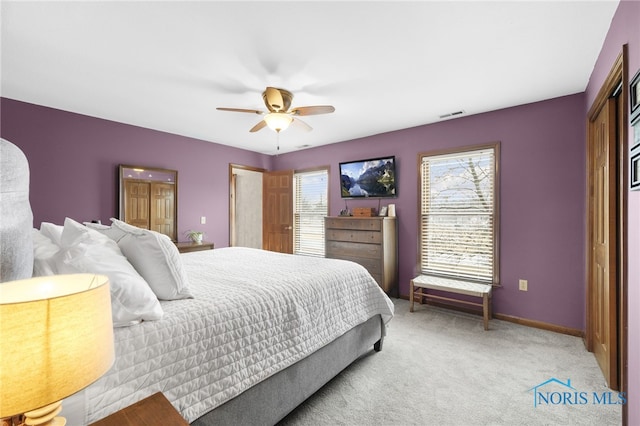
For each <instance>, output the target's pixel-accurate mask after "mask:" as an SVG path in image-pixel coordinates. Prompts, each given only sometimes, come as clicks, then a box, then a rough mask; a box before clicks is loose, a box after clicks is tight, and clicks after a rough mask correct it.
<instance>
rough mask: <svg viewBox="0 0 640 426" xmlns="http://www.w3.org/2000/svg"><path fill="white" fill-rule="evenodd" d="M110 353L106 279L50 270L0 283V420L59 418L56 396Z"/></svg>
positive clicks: (88, 377) (96, 373) (58, 422)
mask: <svg viewBox="0 0 640 426" xmlns="http://www.w3.org/2000/svg"><path fill="white" fill-rule="evenodd" d="M113 360H114V348H113V325H112V321H111V297H110V293H109V280H108V278H107V277H106V276H104V275H93V274H73V275H52V276H47V277H37V278H31V279H27V280H19V281H10V282H5V283H1V284H0V420H1V421H0V424H2V425H47V426H54V425H55V426H62V425H64V424H65V423H66V420H65V419H64V418H63V417H56V415H57V414H58V413H59V412H60V411H61V410H62V404H61V400H62V399H64V398H66V397H68V396H70V395H72V394H74V393H76V392H77V391H79V390H81V389H83V388H85V387H86V386H88V385H90V384H91V383H93V382H94V381H96V380H97V379H98V378H100V377H101V376H102V375H103V374H104V373H106V372H107V371H108V370H109V368H111V365H112V364H113Z"/></svg>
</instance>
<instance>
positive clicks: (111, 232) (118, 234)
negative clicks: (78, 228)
mask: <svg viewBox="0 0 640 426" xmlns="http://www.w3.org/2000/svg"><path fill="white" fill-rule="evenodd" d="M83 223H84V225H85V226H86V227H88V228H91V229H94V230H96V231H98V232H100V233H101V234H104V235H106V236H107V237H109V238H111V239H112V240H113V241H115V242H116V243H117V242H118V241H120V239H121V238H122V237H124V236H125V235H128V234H127V233H126V232H124V231H121V230H120V229H119V228H116V227H115V226H108V225H103V224H101V223H92V222H83ZM125 257H126V256H125ZM134 268H135V265H134ZM138 273H139V272H138Z"/></svg>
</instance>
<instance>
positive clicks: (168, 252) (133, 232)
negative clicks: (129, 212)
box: [100, 218, 193, 300]
mask: <svg viewBox="0 0 640 426" xmlns="http://www.w3.org/2000/svg"><path fill="white" fill-rule="evenodd" d="M111 222H112V223H113V225H112V226H111V228H112V230H110V231H109V234H108V235H109V236H110V237H111V238H113V239H115V238H114V237H112V235H117V231H120V232H123V233H124V234H125V235H124V236H122V237H121V238H119V239H118V240H117V241H118V247H120V250H122V253H123V254H124V255H125V256H126V257H127V259H128V260H129V262H131V264H132V265H133V267H134V268H136V270H137V271H138V272H139V273H140V275H142V277H143V278H144V279H145V280H146V281H147V282H148V283H149V286H150V287H151V289H152V290H153V292H154V293H155V294H156V296H157V297H158V299H161V300H175V299H187V298H191V297H193V296H192V295H191V291H190V290H189V283H188V279H187V274H186V272H185V270H184V267H183V265H182V258H181V257H180V252H179V251H178V248H177V247H176V245H175V244H174V243H173V241H171V239H170V238H169V237H168V236H166V235H164V234H161V233H159V232H155V231H150V230H147V229H142V228H137V227H135V226H131V225H129V224H128V223H125V222H122V221H120V220H118V219H113V218H112V219H111ZM113 228H115V229H116V230H117V231H114V230H113ZM100 232H103V231H100ZM105 233H106V232H105Z"/></svg>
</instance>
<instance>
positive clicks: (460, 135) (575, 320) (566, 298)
mask: <svg viewBox="0 0 640 426" xmlns="http://www.w3.org/2000/svg"><path fill="white" fill-rule="evenodd" d="M583 121H584V97H583V95H582V94H580V95H573V96H567V97H562V98H558V99H553V100H548V101H544V102H539V103H534V104H529V105H524V106H520V107H516V108H509V109H505V110H500V111H494V112H490V113H485V114H480V115H475V116H470V117H465V118H458V119H455V120H450V121H445V122H441V123H437V124H432V125H427V126H421V127H415V128H411V129H405V130H400V131H396V132H391V133H386V134H381V135H376V136H371V137H367V138H363V139H358V140H354V141H348V142H343V143H339V144H334V145H328V146H324V147H318V148H313V149H309V150H304V151H299V152H295V153H289V154H284V155H280V156H279V157H277V158H275V159H274V167H275V168H276V169H287V168H295V169H302V168H307V167H314V166H322V165H329V166H330V167H331V171H330V175H331V176H330V181H329V185H330V188H329V190H330V213H331V214H332V215H335V214H338V212H339V211H340V210H341V209H342V208H344V200H341V198H340V192H339V181H338V171H337V168H338V163H339V162H341V161H347V160H357V159H362V158H368V157H376V156H387V155H395V156H396V159H397V163H398V165H397V167H398V169H397V170H398V171H397V174H398V197H397V198H396V199H393V200H383V205H384V204H387V203H389V202H392V203H395V204H396V210H397V216H398V218H399V257H400V293H401V295H405V296H406V295H408V288H409V280H410V279H411V278H412V276H413V274H414V271H415V267H416V263H417V244H418V240H417V234H418V188H417V184H418V165H417V162H418V160H417V155H418V153H419V152H425V151H429V150H437V149H442V148H451V147H464V146H470V145H475V144H481V143H487V142H493V141H501V163H500V165H501V181H500V185H501V217H500V221H501V239H500V250H501V259H500V261H501V268H500V269H501V271H500V276H501V281H502V288H499V289H497V290H496V291H495V293H494V309H495V312H498V313H501V314H506V315H513V316H516V317H521V318H527V319H532V320H538V321H543V322H547V323H551V324H556V325H560V326H565V327H571V328H575V329H580V330H583V329H584V315H585V314H584V300H585V291H584V216H585V212H584V203H585V198H584V196H585V194H584V193H585V180H584V176H585V168H584V163H585V146H584V145H585V144H584V139H585V132H584V124H583ZM348 205H349V208H353V207H377V205H378V201H374V200H364V201H357V200H349V201H348ZM520 278H523V279H527V280H529V291H528V292H522V291H519V290H518V279H520Z"/></svg>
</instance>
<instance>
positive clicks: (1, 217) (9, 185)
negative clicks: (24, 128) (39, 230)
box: [0, 139, 33, 282]
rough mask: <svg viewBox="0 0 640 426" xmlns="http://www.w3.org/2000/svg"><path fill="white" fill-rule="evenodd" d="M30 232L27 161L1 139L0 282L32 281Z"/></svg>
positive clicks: (12, 146)
mask: <svg viewBox="0 0 640 426" xmlns="http://www.w3.org/2000/svg"><path fill="white" fill-rule="evenodd" d="M32 229H33V213H31V205H30V204H29V163H28V161H27V157H25V155H24V153H23V152H22V151H21V150H20V148H18V147H17V146H15V145H14V144H12V143H11V142H9V141H7V140H5V139H0V259H2V260H1V261H0V282H5V281H13V280H21V279H25V278H31V275H32V274H33V239H32V235H31V233H32V231H31V230H32Z"/></svg>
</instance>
